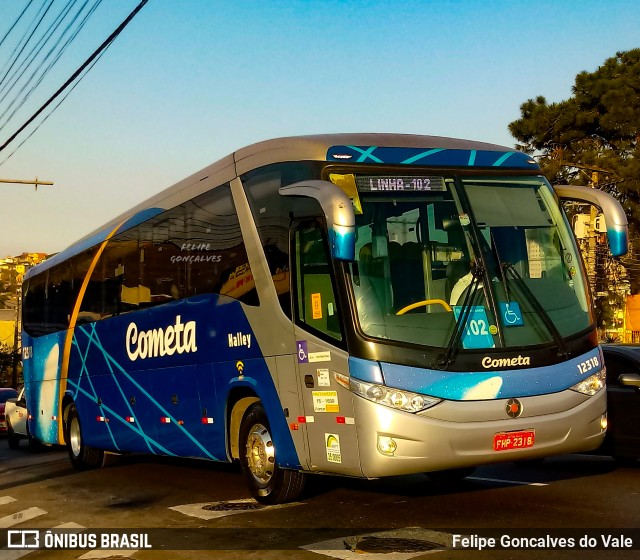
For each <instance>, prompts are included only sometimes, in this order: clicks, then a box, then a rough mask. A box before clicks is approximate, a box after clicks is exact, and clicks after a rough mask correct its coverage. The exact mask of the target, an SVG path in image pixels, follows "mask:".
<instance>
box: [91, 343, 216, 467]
mask: <svg viewBox="0 0 640 560" xmlns="http://www.w3.org/2000/svg"><path fill="white" fill-rule="evenodd" d="M85 334H86V333H85ZM94 344H95V346H97V348H98V349H99V350H100V351H101V352H102V353H103V356H104V357H105V359H106V360H107V361H110V362H111V363H112V364H113V365H114V366H115V367H116V368H117V369H118V371H120V372H121V373H122V374H123V375H124V376H125V377H126V378H127V379H128V380H129V381H130V382H131V383H132V384H133V385H134V386H135V387H136V388H137V389H138V390H140V391H141V392H142V393H143V394H144V395H145V396H146V397H147V398H148V399H149V401H150V402H151V403H152V404H153V405H155V406H156V408H157V409H158V411H159V412H161V413H162V415H163V416H166V417H167V418H170V419H171V422H173V423H174V424H175V425H176V426H177V428H178V429H179V430H180V431H182V432H183V434H184V435H186V436H187V437H188V438H189V439H190V440H191V441H192V442H193V443H194V444H195V445H196V446H197V447H198V449H200V450H201V451H202V452H203V453H204V454H205V455H206V456H207V457H209V458H210V459H213V460H218V459H217V457H214V456H213V455H212V454H211V453H210V452H209V451H208V450H207V449H206V448H205V447H204V446H203V445H202V444H201V443H200V442H199V441H198V440H197V439H196V438H195V437H194V436H193V435H192V434H191V432H189V431H188V430H187V429H186V428H185V427H184V426H182V425H180V424H179V423H178V421H177V420H176V418H174V417H173V416H172V415H171V414H170V413H169V411H167V410H166V409H165V408H164V407H163V406H162V405H161V404H160V403H159V402H158V401H157V400H156V399H154V398H153V397H152V396H151V394H150V393H149V392H148V391H147V390H146V389H144V387H142V385H140V384H139V383H138V382H137V381H136V380H135V379H133V377H131V376H130V375H129V373H128V372H127V371H126V370H125V369H124V368H123V367H122V366H121V365H120V364H119V363H118V362H117V361H116V360H115V359H114V358H113V357H112V356H111V355H110V354H109V353H108V352H107V351H106V350H105V349H104V348H103V347H102V345H101V344H99V343H96V342H94ZM89 346H90V345H89ZM89 346H88V347H87V348H89ZM85 358H86V355H85ZM83 370H86V366H83ZM87 379H88V380H89V383H90V384H91V381H90V379H91V378H90V375H89V372H88V371H87ZM92 390H94V389H93V387H92ZM94 395H95V390H94ZM89 396H90V395H89ZM94 399H96V400H97V397H95V396H94ZM122 420H123V423H125V424H127V425H128V426H129V427H131V426H130V423H129V422H126V421H125V420H124V419H122Z"/></svg>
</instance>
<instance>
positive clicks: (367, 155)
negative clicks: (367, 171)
mask: <svg viewBox="0 0 640 560" xmlns="http://www.w3.org/2000/svg"><path fill="white" fill-rule="evenodd" d="M376 147H377V146H371V147H370V148H368V149H367V150H362V149H361V148H358V147H357V146H349V148H351V149H352V150H355V151H356V152H360V154H361V155H360V157H359V158H358V160H357V162H358V163H363V162H365V161H367V159H371V160H373V161H375V162H376V163H384V162H383V161H382V160H381V159H378V158H377V157H376V156H374V155H373V151H374V150H375V149H376Z"/></svg>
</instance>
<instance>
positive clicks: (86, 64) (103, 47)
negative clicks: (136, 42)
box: [0, 0, 149, 152]
mask: <svg viewBox="0 0 640 560" xmlns="http://www.w3.org/2000/svg"><path fill="white" fill-rule="evenodd" d="M148 1H149V0H142V1H141V2H140V4H138V6H136V8H135V9H134V10H133V11H132V12H131V13H130V14H129V15H128V16H127V18H126V19H125V20H124V21H123V22H122V23H121V24H120V25H119V26H118V27H117V28H116V30H115V31H114V32H113V33H111V35H109V37H107V39H106V40H105V41H104V42H103V43H102V44H101V45H100V46H99V47H98V48H97V49H96V50H95V51H94V52H93V54H92V55H91V56H90V57H89V58H88V59H87V60H86V61H85V62H84V63H83V64H82V65H81V66H80V68H78V69H77V70H76V71H75V72H74V73H73V74H72V75H71V77H70V78H69V79H68V80H67V81H66V82H65V83H64V84H63V85H62V86H61V87H60V88H59V89H58V91H56V92H55V93H54V94H53V95H52V96H51V97H50V98H49V99H48V100H47V101H45V103H44V104H43V105H42V106H41V107H40V108H39V109H38V110H37V111H36V112H35V113H34V114H33V115H32V116H31V117H29V119H27V121H26V122H25V123H24V124H23V125H22V126H21V127H20V128H19V129H18V130H17V131H16V132H15V133H14V134H12V135H11V137H10V138H9V139H8V140H7V141H6V142H5V143H4V144H2V146H0V152H1V151H2V150H4V149H5V148H6V147H7V146H8V145H9V144H10V143H11V142H13V141H14V140H15V139H16V137H17V136H18V135H19V134H20V133H21V132H22V131H23V130H24V129H25V128H27V126H29V125H30V124H31V123H32V122H33V121H34V120H35V119H37V118H38V116H40V114H42V112H43V111H44V110H45V109H46V108H47V107H48V106H49V105H51V103H53V102H54V101H55V100H56V98H57V97H59V96H60V94H62V92H64V90H65V89H66V88H67V87H69V85H70V84H71V83H72V82H73V81H74V80H75V79H76V78H77V77H78V76H79V75H80V74H82V72H83V71H84V70H85V69H86V68H87V67H89V66H90V65H91V64H92V62H93V61H94V60H95V59H96V58H98V57H99V56H100V54H101V53H102V52H103V51H104V50H106V49H107V48H108V47H109V45H110V44H111V43H112V42H113V41H114V40H115V39H116V37H118V35H120V33H122V31H123V30H124V28H125V27H126V26H127V25H128V24H129V23H130V22H131V20H132V19H133V18H134V17H135V16H136V15H137V13H138V12H139V11H140V10H141V9H142V8H143V7H144V5H145V4H146V3H147V2H148ZM63 100H64V99H63ZM58 106H59V104H58V105H57V106H56V108H57V107H58Z"/></svg>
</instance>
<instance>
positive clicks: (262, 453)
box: [247, 424, 276, 484]
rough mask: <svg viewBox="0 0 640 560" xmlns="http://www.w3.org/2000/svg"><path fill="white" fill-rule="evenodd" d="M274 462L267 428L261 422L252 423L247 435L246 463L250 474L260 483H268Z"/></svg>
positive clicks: (274, 457)
mask: <svg viewBox="0 0 640 560" xmlns="http://www.w3.org/2000/svg"><path fill="white" fill-rule="evenodd" d="M275 464H276V450H275V447H274V445H273V441H272V439H271V434H270V433H269V430H267V428H266V427H265V426H264V425H262V424H254V425H253V426H252V428H251V430H249V435H248V437H247V465H248V467H249V470H250V471H251V474H252V475H253V476H254V477H255V478H256V480H258V481H259V482H260V483H261V484H268V483H269V481H270V480H271V478H272V477H273V470H274V467H275Z"/></svg>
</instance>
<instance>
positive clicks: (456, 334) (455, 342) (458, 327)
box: [434, 265, 484, 369]
mask: <svg viewBox="0 0 640 560" xmlns="http://www.w3.org/2000/svg"><path fill="white" fill-rule="evenodd" d="M471 275H472V280H471V283H470V284H469V286H468V287H467V289H466V293H465V296H464V300H463V301H462V305H461V306H460V314H459V315H458V320H457V321H456V324H455V327H454V330H453V334H452V335H451V338H450V339H449V344H448V345H447V347H446V349H445V351H444V352H443V353H442V354H440V356H438V359H437V360H436V362H435V364H434V367H436V368H437V369H447V368H448V367H449V366H450V365H451V364H452V363H453V362H454V361H455V359H456V354H457V353H458V350H459V348H460V342H461V341H462V333H463V332H464V329H465V327H466V325H467V319H468V318H469V315H470V314H471V308H472V307H473V301H474V300H475V296H476V294H477V293H478V291H479V290H478V288H479V287H480V280H481V279H482V278H483V277H484V268H482V267H481V266H479V265H474V266H473V268H472V269H471Z"/></svg>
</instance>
